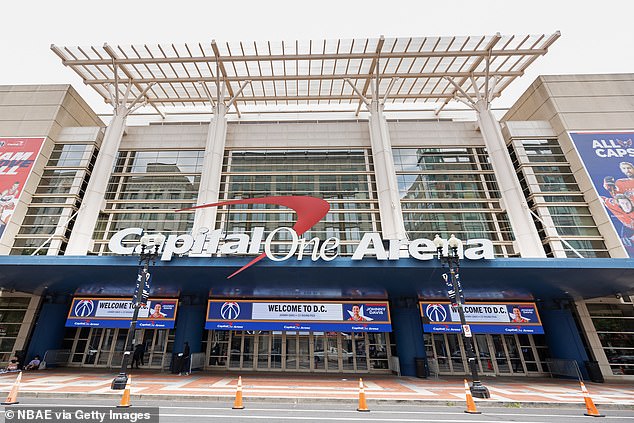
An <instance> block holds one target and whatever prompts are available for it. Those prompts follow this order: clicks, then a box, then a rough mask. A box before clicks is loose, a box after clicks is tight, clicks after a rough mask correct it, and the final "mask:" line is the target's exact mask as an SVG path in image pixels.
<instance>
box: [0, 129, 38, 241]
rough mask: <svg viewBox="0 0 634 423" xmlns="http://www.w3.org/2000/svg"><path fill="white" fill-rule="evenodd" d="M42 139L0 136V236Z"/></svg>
mask: <svg viewBox="0 0 634 423" xmlns="http://www.w3.org/2000/svg"><path fill="white" fill-rule="evenodd" d="M44 140H45V138H2V137H0V238H1V237H2V235H3V234H4V230H5V228H6V227H7V224H8V223H9V221H10V220H11V216H13V212H14V210H15V208H16V206H17V205H18V200H19V199H20V195H21V194H22V191H23V189H24V186H25V185H26V181H27V179H28V178H29V176H30V175H31V171H32V170H33V163H35V159H37V157H38V155H39V154H40V150H41V149H42V145H43V144H44Z"/></svg>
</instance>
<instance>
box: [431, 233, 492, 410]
mask: <svg viewBox="0 0 634 423" xmlns="http://www.w3.org/2000/svg"><path fill="white" fill-rule="evenodd" d="M461 244H462V242H461V241H460V240H459V239H458V238H456V237H455V236H454V235H451V236H450V237H449V241H447V246H448V249H447V255H444V254H443V249H444V248H445V240H444V239H442V238H440V236H439V235H436V237H435V238H434V245H435V246H436V251H437V252H438V259H439V260H440V263H441V265H442V267H443V270H444V269H445V266H447V267H448V268H449V274H447V272H444V273H443V279H444V281H445V284H446V285H447V294H448V296H449V300H450V301H451V306H452V307H455V308H456V309H457V310H458V315H459V316H460V326H461V330H460V332H461V333H462V336H463V341H464V346H465V350H466V352H467V361H468V362H469V369H470V370H471V380H472V382H471V387H470V390H471V395H473V396H474V397H476V398H491V394H490V393H489V390H488V389H487V388H486V386H484V385H483V384H482V382H480V377H479V376H478V363H477V361H476V355H475V350H474V347H473V341H472V337H471V331H470V330H468V326H467V321H466V319H465V316H464V307H463V304H464V295H463V293H462V286H461V284H460V257H459V256H458V248H459V247H460V245H461Z"/></svg>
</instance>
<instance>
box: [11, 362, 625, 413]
mask: <svg viewBox="0 0 634 423" xmlns="http://www.w3.org/2000/svg"><path fill="white" fill-rule="evenodd" d="M116 373H117V372H116V370H109V371H104V370H101V369H99V370H95V369H82V370H79V369H77V370H74V369H73V370H68V369H62V370H43V371H37V372H25V373H23V376H22V383H21V385H20V396H23V397H49V398H65V397H72V398H113V401H114V400H115V397H116V398H118V397H119V396H120V395H121V391H112V390H111V389H110V382H111V381H112V379H113V377H114V376H115V375H116ZM131 375H132V388H131V393H132V396H133V398H137V399H165V400H170V399H177V398H178V399H198V400H217V401H230V400H232V399H233V397H234V395H235V391H236V385H237V381H238V376H239V374H238V373H231V374H227V373H226V372H225V373H208V372H195V373H194V374H192V375H189V376H178V375H172V374H166V373H158V372H155V371H149V370H148V371H143V370H141V371H139V370H135V371H134V372H132V373H131ZM240 376H242V383H243V390H244V398H245V401H262V400H266V401H278V402H281V401H306V402H308V401H315V400H327V401H345V402H352V401H356V400H357V398H358V386H359V379H358V376H357V375H311V374H291V373H285V374H281V373H280V374H274V373H266V374H262V373H241V374H240ZM360 376H361V377H362V378H363V382H364V385H365V392H366V396H367V398H368V401H371V402H373V401H380V402H401V401H413V402H418V401H421V402H425V403H429V404H430V405H446V404H455V403H460V402H462V401H464V400H465V393H464V382H463V379H462V378H457V377H456V378H454V377H448V378H441V379H418V378H413V377H396V376H376V375H360ZM15 378H16V374H15V373H9V374H2V375H0V391H1V392H0V395H6V394H7V393H8V391H9V390H10V389H11V385H12V384H13V382H14V380H15ZM482 381H483V383H484V384H485V385H486V386H487V387H488V388H489V391H490V392H491V399H489V400H481V399H476V401H478V402H479V403H482V405H484V404H485V403H489V404H490V405H496V406H532V407H552V406H566V405H572V404H575V405H580V406H581V407H583V396H582V394H581V389H580V388H579V384H578V382H576V381H574V380H566V379H549V378H505V377H497V378H484V379H482ZM586 386H587V388H588V390H589V391H590V394H591V396H592V399H593V400H594V402H595V403H596V404H597V405H608V406H610V408H626V409H634V385H633V384H631V383H600V384H599V383H590V382H588V383H586ZM3 398H4V397H3Z"/></svg>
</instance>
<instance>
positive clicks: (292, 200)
mask: <svg viewBox="0 0 634 423" xmlns="http://www.w3.org/2000/svg"><path fill="white" fill-rule="evenodd" d="M231 204H271V205H277V206H284V207H288V208H289V209H293V210H295V213H296V214H297V221H296V222H295V224H294V225H293V228H292V229H293V230H294V231H295V233H296V234H297V236H302V235H303V234H304V233H305V232H306V231H307V230H309V229H310V228H312V227H313V226H314V225H315V224H316V223H317V222H319V221H320V220H321V219H323V217H324V216H325V215H326V214H327V213H328V210H330V204H328V202H327V201H325V200H322V199H321V198H315V197H308V196H304V197H293V196H279V197H263V198H247V199H243V200H230V201H222V202H220V203H212V204H203V205H202V206H196V207H189V208H186V209H182V210H178V211H185V210H196V209H202V208H206V207H219V206H227V205H231ZM274 232H275V231H274ZM267 241H268V239H267ZM269 244H270V243H269ZM265 247H266V245H265ZM266 256H267V253H266V252H264V253H262V254H260V255H259V256H257V257H256V258H254V259H253V260H251V261H250V262H248V263H247V264H245V265H244V266H242V267H241V268H240V269H238V270H236V271H235V272H234V273H232V274H231V275H229V277H228V278H227V279H229V278H232V277H234V276H235V275H237V274H238V273H240V272H242V271H243V270H244V269H246V268H248V267H251V266H253V265H254V264H255V263H257V262H258V261H260V260H262V259H263V258H264V257H266Z"/></svg>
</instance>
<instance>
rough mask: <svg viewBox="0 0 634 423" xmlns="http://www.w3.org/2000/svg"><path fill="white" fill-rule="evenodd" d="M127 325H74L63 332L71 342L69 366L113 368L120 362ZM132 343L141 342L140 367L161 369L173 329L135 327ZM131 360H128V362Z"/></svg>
mask: <svg viewBox="0 0 634 423" xmlns="http://www.w3.org/2000/svg"><path fill="white" fill-rule="evenodd" d="M127 336H128V329H113V328H76V329H70V330H68V331H67V332H66V334H65V339H64V343H65V344H69V345H72V346H71V354H70V359H69V363H68V364H69V365H70V366H78V367H103V368H116V367H120V366H121V360H122V358H123V351H124V349H125V341H126V338H127ZM135 337H136V340H135V345H136V344H138V343H141V342H143V343H144V344H145V357H144V368H150V369H163V368H164V367H165V366H167V365H169V360H170V358H171V354H170V353H171V352H172V347H173V343H174V331H173V330H163V329H161V330H159V329H138V330H137V331H136V333H135ZM130 364H131V363H130Z"/></svg>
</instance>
